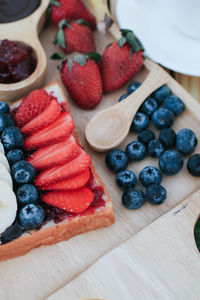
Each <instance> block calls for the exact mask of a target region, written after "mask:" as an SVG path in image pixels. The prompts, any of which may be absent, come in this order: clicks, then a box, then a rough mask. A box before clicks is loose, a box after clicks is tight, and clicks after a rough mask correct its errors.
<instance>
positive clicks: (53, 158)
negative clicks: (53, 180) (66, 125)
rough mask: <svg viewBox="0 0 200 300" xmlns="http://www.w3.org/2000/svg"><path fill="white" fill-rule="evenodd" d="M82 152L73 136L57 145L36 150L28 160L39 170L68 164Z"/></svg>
mask: <svg viewBox="0 0 200 300" xmlns="http://www.w3.org/2000/svg"><path fill="white" fill-rule="evenodd" d="M80 152H81V147H80V146H79V145H78V144H77V142H76V141H75V139H74V138H73V136H70V137H69V138H68V139H65V140H63V141H61V142H59V143H57V144H55V145H50V146H46V147H43V148H41V149H38V150H37V151H35V152H34V153H33V154H32V155H31V156H30V157H29V158H28V159H27V161H28V162H29V163H30V164H32V165H33V166H34V167H35V168H36V169H37V170H41V169H48V168H50V167H51V168H52V167H55V166H59V165H63V164H66V163H67V162H69V161H71V160H72V159H74V158H75V157H76V156H77V155H78V154H79V153H80Z"/></svg>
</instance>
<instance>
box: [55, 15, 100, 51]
mask: <svg viewBox="0 0 200 300" xmlns="http://www.w3.org/2000/svg"><path fill="white" fill-rule="evenodd" d="M57 43H58V44H59V45H60V46H61V47H62V48H63V50H64V51H65V52H66V53H67V54H70V53H72V52H80V53H87V52H94V51H95V43H94V38H93V34H92V30H91V29H90V28H89V23H88V22H86V21H85V20H83V19H78V20H76V21H70V20H62V21H60V23H59V29H58V32H57V33H56V35H55V38H54V44H57Z"/></svg>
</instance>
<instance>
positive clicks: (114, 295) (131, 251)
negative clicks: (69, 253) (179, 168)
mask: <svg viewBox="0 0 200 300" xmlns="http://www.w3.org/2000/svg"><path fill="white" fill-rule="evenodd" d="M199 198H200V190H198V191H197V192H196V193H194V194H193V195H192V196H190V197H189V198H188V199H186V200H184V201H183V202H181V203H180V204H179V205H178V206H177V207H176V208H174V209H172V210H171V211H170V212H169V213H167V214H165V215H164V216H162V217H160V218H159V219H157V220H156V221H155V222H153V223H152V224H151V225H149V226H147V227H146V228H145V229H143V230H142V231H140V232H139V233H137V234H136V235H135V236H134V237H132V238H130V239H129V240H128V241H127V242H125V243H122V244H121V245H120V246H118V247H116V248H115V249H114V250H112V251H110V252H109V253H108V254H106V255H105V256H103V257H102V258H100V259H99V260H98V261H97V262H96V263H94V264H93V265H92V266H91V267H90V268H89V269H88V270H86V271H85V272H83V273H82V274H81V275H80V276H78V277H77V278H75V279H74V280H72V281H71V282H70V283H69V284H67V285H66V286H65V287H63V288H62V289H60V290H59V291H57V292H56V293H55V294H53V295H52V296H50V297H48V298H47V299H48V300H64V299H70V300H71V299H73V300H79V299H83V298H97V297H99V298H106V299H109V300H122V299H162V300H167V299H170V300H172V299H176V300H179V299H180V300H182V299H192V300H198V299H199V293H200V286H199V273H200V262H199V261H200V259H199V258H200V257H199V252H198V250H197V248H196V247H195V243H194V240H193V225H194V222H195V221H196V219H197V217H198V216H199V211H200V201H199Z"/></svg>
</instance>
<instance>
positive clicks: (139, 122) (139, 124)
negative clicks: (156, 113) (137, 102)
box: [131, 112, 149, 132]
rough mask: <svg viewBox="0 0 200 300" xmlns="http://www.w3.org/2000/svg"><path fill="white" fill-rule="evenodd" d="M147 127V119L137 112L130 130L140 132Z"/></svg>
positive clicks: (144, 115)
mask: <svg viewBox="0 0 200 300" xmlns="http://www.w3.org/2000/svg"><path fill="white" fill-rule="evenodd" d="M148 126H149V117H148V116H147V115H146V114H144V113H141V112H137V113H136V115H135V117H134V119H133V122H132V124H131V130H132V131H135V132H141V131H142V130H144V129H146V128H147V127H148Z"/></svg>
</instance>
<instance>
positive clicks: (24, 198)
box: [0, 101, 45, 242]
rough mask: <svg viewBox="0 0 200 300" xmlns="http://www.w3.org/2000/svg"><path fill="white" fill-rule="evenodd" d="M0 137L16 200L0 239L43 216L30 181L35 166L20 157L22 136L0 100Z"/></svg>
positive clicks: (29, 226)
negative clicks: (11, 220) (14, 214)
mask: <svg viewBox="0 0 200 300" xmlns="http://www.w3.org/2000/svg"><path fill="white" fill-rule="evenodd" d="M0 138H1V139H0V140H1V142H2V144H3V146H4V150H5V152H6V157H7V160H8V162H9V164H10V167H11V176H12V180H13V185H14V191H15V194H16V197H17V202H18V212H17V218H16V220H15V222H14V224H13V225H12V226H10V227H9V228H8V229H7V230H6V231H5V232H4V233H3V234H2V235H1V240H2V242H8V241H10V240H12V239H13V238H17V237H19V236H20V235H21V234H22V233H23V231H25V230H29V229H34V228H37V227H38V226H40V225H41V224H42V223H43V221H44V217H45V212H44V209H43V208H42V206H41V205H39V200H40V199H39V193H38V190H37V189H36V187H35V186H34V185H33V180H34V178H35V176H36V169H35V168H34V167H33V166H32V165H31V164H30V163H28V162H27V161H25V160H24V152H23V146H24V137H23V135H22V133H21V131H20V129H19V128H18V127H16V126H15V124H14V120H13V118H12V116H11V114H10V108H9V106H8V104H7V103H5V102H3V101H1V102H0Z"/></svg>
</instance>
